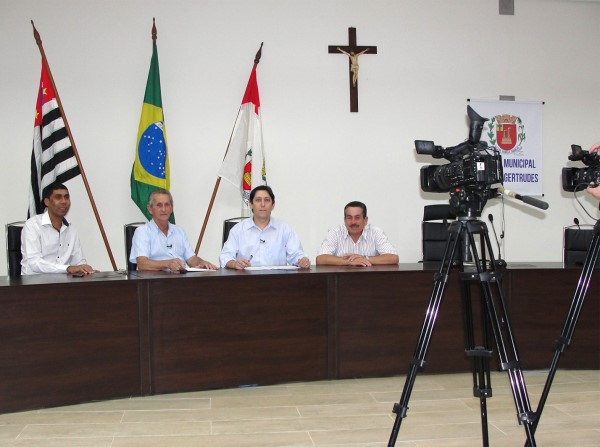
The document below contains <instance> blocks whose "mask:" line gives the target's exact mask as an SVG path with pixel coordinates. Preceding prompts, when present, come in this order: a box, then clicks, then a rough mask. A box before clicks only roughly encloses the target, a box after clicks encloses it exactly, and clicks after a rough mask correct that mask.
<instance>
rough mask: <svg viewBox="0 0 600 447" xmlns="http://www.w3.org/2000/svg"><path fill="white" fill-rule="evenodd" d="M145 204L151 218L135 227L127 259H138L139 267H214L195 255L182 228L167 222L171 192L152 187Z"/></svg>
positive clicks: (161, 268) (169, 212)
mask: <svg viewBox="0 0 600 447" xmlns="http://www.w3.org/2000/svg"><path fill="white" fill-rule="evenodd" d="M147 208H148V212H149V213H150V214H151V215H152V220H151V221H149V222H148V223H147V224H145V225H143V226H141V227H139V228H138V229H137V230H135V233H134V234H133V240H132V245H131V253H130V254H129V262H135V263H137V268H138V270H164V269H166V270H171V271H180V270H183V269H185V268H186V267H187V266H190V267H197V268H204V269H210V270H216V269H217V266H216V265H213V264H211V263H210V262H208V261H205V260H203V259H201V258H199V257H198V256H196V254H195V253H194V250H192V247H191V245H190V243H189V242H188V240H187V237H186V235H185V232H184V231H183V229H182V228H181V227H178V226H177V225H174V224H172V223H170V222H169V218H170V217H171V214H172V213H173V196H172V195H171V193H170V192H169V191H167V190H165V189H157V190H154V191H152V192H151V193H150V196H149V197H148V205H147ZM186 264H187V265H186Z"/></svg>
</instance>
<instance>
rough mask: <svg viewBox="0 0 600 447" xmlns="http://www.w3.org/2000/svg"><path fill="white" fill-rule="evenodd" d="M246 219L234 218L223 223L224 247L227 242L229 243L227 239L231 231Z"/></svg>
mask: <svg viewBox="0 0 600 447" xmlns="http://www.w3.org/2000/svg"><path fill="white" fill-rule="evenodd" d="M244 219H246V217H234V218H232V219H227V220H225V221H224V222H223V245H225V242H227V238H228V237H229V232H230V231H231V229H232V228H233V227H235V226H236V225H237V224H238V223H240V222H241V221H242V220H244Z"/></svg>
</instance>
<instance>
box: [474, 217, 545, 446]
mask: <svg viewBox="0 0 600 447" xmlns="http://www.w3.org/2000/svg"><path fill="white" fill-rule="evenodd" d="M467 228H468V230H467V234H468V236H469V239H470V242H471V248H472V251H473V257H474V259H475V265H476V267H477V277H478V279H479V281H480V282H481V290H482V293H483V298H484V302H485V308H486V310H487V314H488V318H489V322H490V325H491V329H492V331H493V334H494V338H495V340H496V346H497V350H498V356H499V358H500V365H501V368H502V370H504V371H507V373H508V377H509V381H510V384H511V390H512V394H513V398H514V401H515V405H516V408H517V416H518V419H519V424H521V425H523V426H524V428H525V433H526V435H527V440H528V442H529V445H530V446H531V447H535V446H536V442H535V438H534V431H533V421H534V419H535V413H533V412H532V411H531V404H530V402H529V396H528V394H527V388H526V386H525V379H524V377H523V372H522V370H521V365H520V360H519V355H518V351H517V347H516V343H515V339H514V336H513V333H512V325H511V322H510V318H509V314H508V309H507V307H506V304H505V301H504V295H503V291H502V284H501V279H502V275H501V274H500V273H498V272H496V271H495V270H494V269H493V268H492V269H491V270H489V271H484V269H483V268H482V262H481V259H479V256H478V254H477V247H476V245H475V240H474V237H473V234H482V235H483V242H482V244H485V246H486V247H487V248H488V253H490V258H491V262H490V265H491V266H494V265H495V261H494V258H493V255H492V253H493V252H492V250H491V243H490V240H489V236H488V233H487V227H486V226H485V224H484V223H483V222H481V221H472V222H469V224H468V225H467ZM492 283H494V284H495V285H496V290H497V297H498V298H497V299H495V296H494V293H493V291H492V286H491V284H492ZM501 320H502V322H503V324H502V323H501Z"/></svg>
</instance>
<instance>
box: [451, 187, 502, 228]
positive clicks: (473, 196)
mask: <svg viewBox="0 0 600 447" xmlns="http://www.w3.org/2000/svg"><path fill="white" fill-rule="evenodd" d="M495 197H498V190H497V189H494V188H490V187H489V186H488V185H484V186H481V185H466V186H460V187H456V188H454V190H452V191H450V199H449V203H450V207H451V208H452V210H453V211H454V214H456V217H457V218H458V219H459V220H472V219H479V218H480V217H481V213H482V211H483V208H484V207H485V205H486V203H487V201H488V199H492V198H495Z"/></svg>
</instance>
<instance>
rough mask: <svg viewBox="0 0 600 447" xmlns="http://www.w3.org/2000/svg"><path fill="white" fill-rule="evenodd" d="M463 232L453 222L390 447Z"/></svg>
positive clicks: (396, 407) (421, 362)
mask: <svg viewBox="0 0 600 447" xmlns="http://www.w3.org/2000/svg"><path fill="white" fill-rule="evenodd" d="M461 231H462V225H461V224H460V222H453V223H452V225H451V226H450V229H449V235H448V241H447V242H446V248H445V250H444V257H443V260H442V265H441V267H440V270H439V272H438V273H436V274H435V276H434V285H433V290H432V292H431V298H430V299H429V306H428V307H427V312H426V314H425V321H424V322H423V327H422V328H421V333H420V335H419V340H418V341H417V346H416V348H415V352H414V354H413V358H412V360H411V362H410V368H409V371H408V374H407V376H406V381H405V383H404V389H403V390H402V397H401V398H400V401H399V402H398V403H396V404H394V408H393V412H394V413H395V414H396V419H395V420H394V426H393V428H392V432H391V434H390V439H389V442H388V447H394V446H395V445H396V439H397V437H398V432H399V431H400V425H401V424H402V419H404V418H405V417H406V415H407V412H408V401H409V400H410V395H411V393H412V389H413V386H414V384H415V379H416V377H417V371H418V369H419V368H422V367H423V366H424V365H425V356H426V354H427V349H428V348H429V342H430V341H431V335H432V333H433V328H434V325H435V320H436V318H437V315H438V312H439V309H440V306H441V303H442V297H443V294H444V289H445V288H446V285H447V283H448V276H449V274H450V269H451V268H452V260H453V259H454V253H455V251H456V247H457V245H458V243H459V241H460V239H461V238H460V237H459V236H460V233H461Z"/></svg>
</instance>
